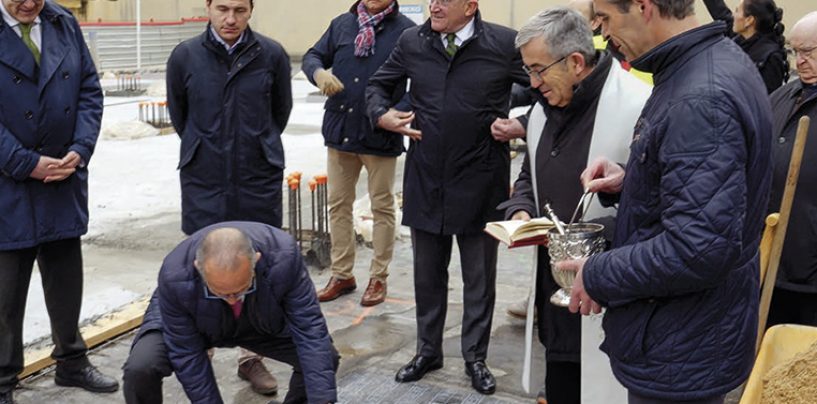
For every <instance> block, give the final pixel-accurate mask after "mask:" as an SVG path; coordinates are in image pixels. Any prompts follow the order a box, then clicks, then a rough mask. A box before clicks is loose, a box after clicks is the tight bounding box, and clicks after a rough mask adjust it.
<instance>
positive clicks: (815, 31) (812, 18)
mask: <svg viewBox="0 0 817 404" xmlns="http://www.w3.org/2000/svg"><path fill="white" fill-rule="evenodd" d="M800 31H802V32H803V33H804V34H810V35H811V36H812V37H813V38H817V11H812V12H810V13H808V14H806V15H805V16H803V18H801V19H800V20H798V21H797V23H796V24H794V27H793V28H792V29H791V32H792V35H794V34H795V33H799V32H800Z"/></svg>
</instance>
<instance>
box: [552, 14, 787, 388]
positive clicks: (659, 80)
mask: <svg viewBox="0 0 817 404" xmlns="http://www.w3.org/2000/svg"><path fill="white" fill-rule="evenodd" d="M594 4H595V7H596V12H597V14H598V16H599V17H600V18H601V21H602V29H603V33H604V35H605V36H606V37H608V38H609V39H610V40H611V41H613V42H614V43H615V44H616V45H618V46H619V47H620V49H621V51H622V52H624V54H625V55H626V56H627V59H628V60H632V65H633V67H635V68H636V69H639V70H642V71H647V72H650V73H653V74H654V79H655V88H654V90H653V93H652V96H651V97H650V99H649V100H648V101H647V104H646V105H645V107H644V110H643V111H642V114H641V117H640V118H639V120H638V121H637V123H636V126H635V131H634V136H633V141H632V143H631V145H630V157H629V161H628V162H627V164H626V166H621V165H619V164H615V163H613V162H611V161H609V160H606V159H604V158H600V159H597V160H595V161H593V162H591V163H590V166H589V167H588V168H587V169H586V170H585V172H584V173H583V174H582V182H583V184H584V185H585V186H586V187H588V188H590V189H591V190H592V191H596V192H600V193H603V194H605V195H604V196H605V197H608V202H615V201H617V202H618V203H619V211H618V216H617V218H616V234H615V238H614V241H613V249H612V250H610V251H607V252H605V253H602V254H599V255H596V256H593V257H591V258H589V259H583V260H579V261H569V262H563V263H561V264H560V265H559V269H562V270H572V271H578V273H577V276H576V281H575V282H574V285H573V290H572V296H571V297H572V301H571V306H570V309H571V310H572V311H574V312H575V311H581V312H582V314H588V313H590V312H599V311H600V309H601V307H604V308H606V313H605V316H604V329H605V334H606V336H605V341H604V343H603V344H602V345H601V349H602V350H603V351H605V352H606V353H607V355H608V356H609V357H610V362H611V365H612V368H613V372H614V374H615V376H616V378H617V379H618V380H619V381H620V382H621V383H622V384H623V385H624V386H625V387H626V388H627V389H628V396H629V402H630V403H654V402H661V403H675V402H684V403H722V402H723V399H724V395H725V394H726V393H727V392H729V391H730V390H732V389H734V388H736V387H737V386H739V385H740V384H741V383H742V382H743V381H744V379H745V378H746V377H747V376H748V374H749V372H750V370H751V367H752V363H753V361H754V344H755V337H756V333H757V306H758V295H759V290H758V257H759V253H758V245H759V241H760V232H761V229H762V225H763V217H764V215H765V213H766V204H767V199H768V193H769V186H770V184H771V181H770V180H771V177H770V174H771V164H770V160H771V159H770V158H771V153H770V151H771V143H770V141H771V136H770V134H771V133H772V124H771V108H770V105H769V101H768V98H767V96H766V89H765V86H764V84H763V80H762V79H761V77H760V74H759V73H758V72H757V69H756V68H755V66H754V64H753V63H752V62H751V61H750V60H749V58H748V57H747V56H746V55H745V53H744V52H743V51H742V50H741V49H740V48H739V47H738V46H737V45H735V44H734V43H733V42H732V41H730V40H729V39H728V38H725V37H724V36H723V23H722V22H714V23H711V24H708V25H700V24H699V23H698V22H697V20H696V18H695V15H694V0H594Z"/></svg>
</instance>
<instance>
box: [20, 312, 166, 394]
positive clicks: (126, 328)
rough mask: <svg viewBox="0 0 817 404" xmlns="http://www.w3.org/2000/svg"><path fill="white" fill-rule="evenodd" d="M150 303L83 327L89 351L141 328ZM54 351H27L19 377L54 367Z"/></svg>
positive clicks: (110, 314)
mask: <svg viewBox="0 0 817 404" xmlns="http://www.w3.org/2000/svg"><path fill="white" fill-rule="evenodd" d="M149 302H150V297H149V296H148V297H145V298H142V299H140V300H137V301H135V302H133V303H131V304H129V305H127V306H125V307H123V308H122V309H120V310H117V311H115V312H112V313H108V314H106V315H104V316H102V317H101V318H99V319H98V320H96V321H94V322H93V323H91V324H88V325H86V326H85V327H82V329H81V330H80V332H81V333H82V337H83V338H84V339H85V344H86V345H88V349H91V348H93V347H96V346H98V345H100V344H102V343H104V342H105V341H108V340H110V339H113V338H116V337H118V336H120V335H122V334H125V333H127V332H130V331H131V330H133V329H135V328H137V327H139V325H141V324H142V317H143V316H144V314H145V309H147V306H148V303H149ZM53 350H54V347H53V346H52V345H49V346H47V347H45V348H41V349H38V350H32V351H28V350H27V351H26V352H25V353H24V355H25V367H24V368H23V371H22V372H21V373H20V374H19V376H18V377H19V378H20V379H22V378H24V377H27V376H30V375H31V374H34V373H37V372H39V371H41V370H43V369H45V368H47V367H49V366H51V365H53V364H54V360H53V359H51V351H53Z"/></svg>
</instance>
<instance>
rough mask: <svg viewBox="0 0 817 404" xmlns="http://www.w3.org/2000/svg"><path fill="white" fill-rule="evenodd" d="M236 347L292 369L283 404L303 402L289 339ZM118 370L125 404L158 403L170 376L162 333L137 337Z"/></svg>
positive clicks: (255, 341)
mask: <svg viewBox="0 0 817 404" xmlns="http://www.w3.org/2000/svg"><path fill="white" fill-rule="evenodd" d="M239 346H241V347H242V348H246V349H249V350H251V351H253V352H255V353H257V354H259V355H261V356H265V357H267V358H270V359H273V360H276V361H279V362H283V363H286V364H289V365H292V368H293V372H292V377H290V379H289V391H288V392H287V395H286V398H285V399H284V404H296V403H306V402H307V397H306V386H305V385H304V375H303V373H302V372H301V363H300V360H299V359H298V353H297V352H296V350H295V344H294V343H293V342H292V338H278V337H271V336H261V335H259V336H254V337H252V338H246V339H242V340H241V343H240V344H239ZM332 349H333V350H334V348H332ZM334 357H335V370H337V368H338V362H339V356H338V354H337V352H335V353H334ZM122 369H123V370H124V375H123V377H122V379H123V387H122V391H123V393H124V394H125V402H126V403H128V404H159V403H161V402H162V379H164V378H165V377H168V376H170V375H171V374H172V373H173V367H172V366H171V364H170V360H169V359H168V357H167V347H166V346H165V342H164V338H163V337H162V332H161V331H158V330H153V331H148V332H147V333H145V334H144V335H142V336H140V337H139V339H138V340H136V342H134V344H133V347H131V352H130V356H128V360H127V361H126V362H125V365H124V366H123V367H122Z"/></svg>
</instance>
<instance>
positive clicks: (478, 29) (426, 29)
mask: <svg viewBox="0 0 817 404" xmlns="http://www.w3.org/2000/svg"><path fill="white" fill-rule="evenodd" d="M473 23H474V34H473V35H471V38H469V39H467V40H466V41H465V42H463V43H462V45H460V49H463V48H465V47H466V46H467V45H468V44H469V43H471V42H473V41H474V40H476V39H477V38H479V37H480V36H481V35H482V33H483V30H484V27H485V26H484V24H483V22H482V16H481V14H480V12H479V10H477V12H476V14H474V20H473ZM418 34H419V35H420V36H421V37H425V38H429V39H430V38H433V39H434V40H433V41H431V46H432V47H433V48H434V49H436V50H437V51H438V52H441V53H442V54H443V55H445V56H446V57H448V54H447V53H445V49H443V45H442V41H440V33H439V32H437V31H434V30H433V29H431V18H429V19H427V20H426V22H425V23H423V25H422V26H420V29H419V30H418ZM459 54H460V52H457V55H459ZM457 55H455V57H457Z"/></svg>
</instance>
